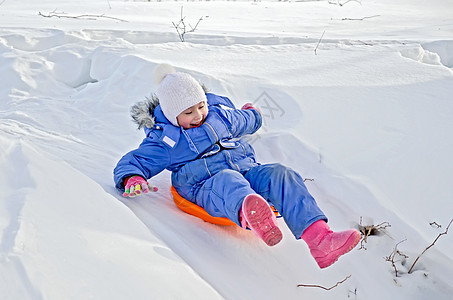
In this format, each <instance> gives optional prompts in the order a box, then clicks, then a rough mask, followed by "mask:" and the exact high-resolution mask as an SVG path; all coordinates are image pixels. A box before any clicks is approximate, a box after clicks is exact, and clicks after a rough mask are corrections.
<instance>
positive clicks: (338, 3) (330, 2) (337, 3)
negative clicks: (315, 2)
mask: <svg viewBox="0 0 453 300" xmlns="http://www.w3.org/2000/svg"><path fill="white" fill-rule="evenodd" d="M352 1H354V2H357V3H359V4H360V5H362V1H361V0H347V1H345V2H343V3H340V0H337V1H336V3H335V1H332V0H329V4H336V5H339V6H343V5H345V4H347V3H349V2H352Z"/></svg>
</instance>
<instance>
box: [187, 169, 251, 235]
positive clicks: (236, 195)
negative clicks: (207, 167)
mask: <svg viewBox="0 0 453 300" xmlns="http://www.w3.org/2000/svg"><path fill="white" fill-rule="evenodd" d="M250 194H255V191H254V190H253V189H252V188H251V187H250V184H249V182H248V181H247V180H245V179H244V176H242V174H241V173H239V172H236V171H233V170H229V169H226V170H223V171H220V172H219V173H217V174H215V175H214V176H212V177H211V178H209V179H208V180H206V181H205V182H204V183H203V185H202V186H201V188H200V189H199V191H198V193H197V195H196V203H197V205H199V206H201V207H203V208H204V209H205V210H206V211H207V213H208V214H210V215H211V216H213V217H226V218H228V219H230V220H231V221H233V222H234V223H236V224H237V225H239V226H241V222H240V221H239V211H240V209H241V206H242V202H243V201H244V198H245V197H246V196H247V195H250Z"/></svg>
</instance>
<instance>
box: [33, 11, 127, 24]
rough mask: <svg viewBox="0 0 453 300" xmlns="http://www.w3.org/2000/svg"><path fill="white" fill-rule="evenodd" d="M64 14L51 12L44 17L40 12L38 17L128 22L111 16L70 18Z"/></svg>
mask: <svg viewBox="0 0 453 300" xmlns="http://www.w3.org/2000/svg"><path fill="white" fill-rule="evenodd" d="M63 14H64V13H57V12H55V11H53V12H50V13H49V14H47V15H44V14H43V13H41V12H39V13H38V15H40V16H41V17H44V18H53V17H56V18H67V19H88V20H90V19H91V20H96V19H100V18H104V19H111V20H117V21H121V22H127V21H126V20H123V19H119V18H115V17H109V16H106V15H104V14H102V15H88V14H87V15H79V16H68V15H63Z"/></svg>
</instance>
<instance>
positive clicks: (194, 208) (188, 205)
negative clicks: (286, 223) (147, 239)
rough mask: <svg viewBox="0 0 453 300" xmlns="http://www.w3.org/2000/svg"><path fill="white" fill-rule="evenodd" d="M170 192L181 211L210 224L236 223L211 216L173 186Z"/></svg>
mask: <svg viewBox="0 0 453 300" xmlns="http://www.w3.org/2000/svg"><path fill="white" fill-rule="evenodd" d="M171 194H172V195H173V201H175V204H176V206H177V207H178V208H179V209H181V210H182V211H183V212H185V213H188V214H189V215H192V216H195V217H197V218H200V219H202V220H204V221H206V222H209V223H212V224H217V225H224V226H231V225H236V223H234V222H233V221H231V220H230V219H228V218H222V217H213V216H211V215H210V214H208V212H207V211H206V210H205V209H204V208H202V207H200V206H198V205H196V204H195V203H192V202H190V201H189V200H186V199H184V198H183V197H181V195H179V194H178V192H177V191H176V189H175V188H174V187H173V186H172V187H171ZM271 208H272V209H273V210H274V213H275V215H276V216H277V217H278V216H279V214H278V212H277V211H276V210H275V209H274V207H273V206H272V207H271Z"/></svg>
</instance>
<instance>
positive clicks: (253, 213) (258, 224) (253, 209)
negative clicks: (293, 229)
mask: <svg viewBox="0 0 453 300" xmlns="http://www.w3.org/2000/svg"><path fill="white" fill-rule="evenodd" d="M243 210H244V211H243V212H244V216H245V219H246V220H247V223H248V226H249V227H250V229H252V231H254V232H255V234H256V235H258V236H259V237H260V238H261V239H262V240H263V241H264V242H265V243H266V245H268V246H275V245H277V244H278V243H279V242H280V241H281V240H282V238H283V234H282V232H281V230H280V229H279V228H278V226H277V225H275V224H276V223H277V219H276V217H275V214H274V212H273V211H272V210H271V208H270V207H269V205H268V204H267V202H266V200H264V199H263V198H261V197H259V196H253V197H250V196H247V197H246V198H245V200H244V204H243Z"/></svg>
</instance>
